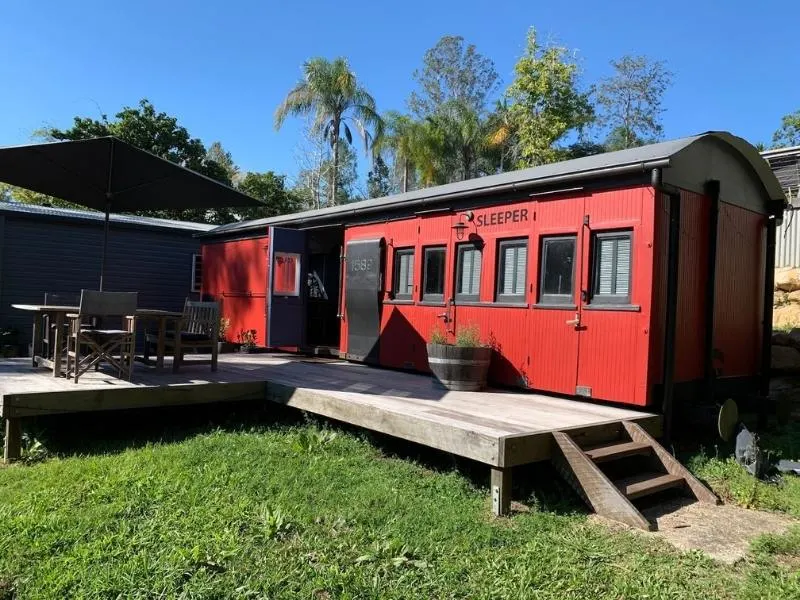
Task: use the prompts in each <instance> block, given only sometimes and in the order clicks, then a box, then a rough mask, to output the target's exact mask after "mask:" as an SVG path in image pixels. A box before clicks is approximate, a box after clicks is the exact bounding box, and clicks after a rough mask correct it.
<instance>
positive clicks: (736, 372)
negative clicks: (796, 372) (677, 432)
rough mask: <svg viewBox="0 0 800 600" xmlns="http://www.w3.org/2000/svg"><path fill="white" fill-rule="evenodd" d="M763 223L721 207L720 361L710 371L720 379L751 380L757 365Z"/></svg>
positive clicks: (734, 208) (744, 212)
mask: <svg viewBox="0 0 800 600" xmlns="http://www.w3.org/2000/svg"><path fill="white" fill-rule="evenodd" d="M722 200H724V193H723V198H722ZM764 220H765V217H764V216H763V215H759V214H756V213H753V212H750V211H748V210H745V209H743V208H739V207H737V206H733V205H731V204H725V203H724V202H720V206H719V233H718V238H717V240H718V244H719V245H718V251H717V278H716V279H717V284H716V292H715V308H714V310H715V312H714V348H715V349H716V350H717V351H718V352H719V354H720V356H721V358H720V359H718V360H717V361H716V362H715V365H714V366H715V368H716V369H717V371H718V374H719V375H720V376H721V377H732V376H744V375H756V374H757V373H758V372H759V368H760V366H761V364H760V356H761V343H762V340H761V320H762V315H763V290H764V268H765V264H766V259H765V252H766V248H765V245H766V235H765V228H764V225H765V223H764Z"/></svg>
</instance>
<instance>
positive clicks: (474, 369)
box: [427, 325, 492, 392]
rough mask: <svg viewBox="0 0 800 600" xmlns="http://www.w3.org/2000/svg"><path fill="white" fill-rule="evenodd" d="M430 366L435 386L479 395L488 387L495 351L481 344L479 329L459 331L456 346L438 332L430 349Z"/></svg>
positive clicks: (465, 328)
mask: <svg viewBox="0 0 800 600" xmlns="http://www.w3.org/2000/svg"><path fill="white" fill-rule="evenodd" d="M427 349H428V366H429V367H430V369H431V372H432V373H433V377H434V380H435V382H436V383H437V384H438V385H441V386H443V387H444V388H446V389H448V390H461V391H471V392H476V391H479V390H482V389H483V388H484V387H486V375H487V373H488V372H489V362H490V361H491V358H492V348H491V347H490V346H488V345H486V344H483V343H481V339H480V332H479V331H478V327H477V325H468V326H467V327H463V328H461V329H458V330H457V331H456V335H455V343H450V342H448V340H447V335H446V334H445V333H444V332H442V330H441V329H439V328H436V329H434V330H433V332H432V333H431V341H430V343H429V344H428V345H427Z"/></svg>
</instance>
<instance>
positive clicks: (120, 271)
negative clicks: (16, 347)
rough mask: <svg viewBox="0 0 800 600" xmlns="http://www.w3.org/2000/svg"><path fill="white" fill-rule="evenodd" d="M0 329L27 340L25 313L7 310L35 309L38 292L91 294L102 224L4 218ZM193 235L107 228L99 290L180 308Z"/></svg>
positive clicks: (195, 245)
mask: <svg viewBox="0 0 800 600" xmlns="http://www.w3.org/2000/svg"><path fill="white" fill-rule="evenodd" d="M4 230H5V231H4V235H3V237H2V239H1V240H0V243H2V245H3V248H2V252H1V253H0V255H1V256H2V261H3V264H2V267H0V272H1V273H2V279H1V280H0V326H16V327H18V328H19V330H20V332H21V334H22V338H21V341H22V342H23V343H28V342H29V341H30V333H31V331H30V330H31V323H30V315H28V314H26V313H23V312H22V311H19V310H15V309H13V308H11V305H12V304H16V303H40V302H42V301H43V300H44V294H45V293H47V292H50V293H57V292H61V293H75V294H77V293H79V292H80V290H81V289H82V288H86V289H97V287H98V284H99V279H100V257H101V247H102V239H103V226H102V223H94V222H88V223H82V222H76V221H70V222H64V223H58V222H53V221H51V220H42V219H37V218H30V217H27V216H20V217H17V216H14V215H12V214H10V213H8V214H6V217H5V228H4ZM192 235H193V232H191V231H181V230H169V229H158V230H156V229H134V228H130V227H119V228H118V227H114V225H113V224H112V226H111V230H110V232H109V238H108V239H109V242H108V252H109V254H108V263H107V266H106V289H107V290H110V291H111V290H117V291H138V292H139V305H140V306H142V307H147V308H163V309H167V310H182V309H183V303H184V301H185V299H186V297H187V296H188V295H189V294H190V292H191V284H192V255H193V254H195V253H198V252H199V251H200V242H199V240H197V239H195V238H193V237H192Z"/></svg>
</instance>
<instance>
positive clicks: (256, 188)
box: [236, 171, 302, 220]
mask: <svg viewBox="0 0 800 600" xmlns="http://www.w3.org/2000/svg"><path fill="white" fill-rule="evenodd" d="M236 187H237V188H238V189H239V191H241V192H243V193H245V194H247V195H248V196H252V197H253V198H257V199H258V200H260V201H261V204H260V205H259V206H253V207H247V208H245V209H237V211H236V212H237V214H238V216H239V218H240V219H241V220H250V219H264V218H267V217H275V216H278V215H285V214H289V213H292V212H295V211H297V210H299V209H300V207H301V204H302V201H301V199H300V197H299V196H298V195H297V194H296V193H294V192H293V191H291V190H287V189H286V178H285V177H284V176H283V175H277V174H276V173H273V172H272V171H266V172H265V173H252V172H249V173H246V174H245V175H244V176H243V177H242V178H241V181H239V184H238V185H237V186H236Z"/></svg>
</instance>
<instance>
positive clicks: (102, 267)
mask: <svg viewBox="0 0 800 600" xmlns="http://www.w3.org/2000/svg"><path fill="white" fill-rule="evenodd" d="M113 174H114V138H111V147H110V149H109V153H108V187H107V188H106V220H105V222H104V223H103V257H102V260H101V262H100V291H101V292H102V291H103V280H104V279H105V277H106V258H107V256H108V220H109V218H110V216H111V198H112V197H113V192H112V191H111V182H112V179H111V178H112V176H113Z"/></svg>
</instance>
